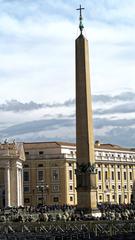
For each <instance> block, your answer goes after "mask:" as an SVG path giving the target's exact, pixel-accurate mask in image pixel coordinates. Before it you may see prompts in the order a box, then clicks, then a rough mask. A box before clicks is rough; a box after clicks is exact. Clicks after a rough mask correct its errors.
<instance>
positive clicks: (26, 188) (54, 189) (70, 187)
mask: <svg viewBox="0 0 135 240" xmlns="http://www.w3.org/2000/svg"><path fill="white" fill-rule="evenodd" d="M37 191H38V192H40V191H41V190H40V189H38V188H37ZM59 191H60V186H59V185H52V192H59ZM69 191H73V185H69ZM24 192H25V193H28V192H30V186H29V185H24ZM34 192H35V190H33V194H34Z"/></svg>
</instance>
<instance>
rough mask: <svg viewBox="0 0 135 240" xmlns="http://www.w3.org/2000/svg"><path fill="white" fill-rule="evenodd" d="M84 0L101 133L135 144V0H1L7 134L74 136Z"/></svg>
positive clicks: (0, 101) (0, 66)
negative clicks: (78, 42)
mask: <svg viewBox="0 0 135 240" xmlns="http://www.w3.org/2000/svg"><path fill="white" fill-rule="evenodd" d="M80 4H82V7H84V8H85V10H84V11H83V24H84V35H85V37H86V38H87V39H88V41H89V51H90V75H91V86H92V96H93V121H94V137H95V140H99V141H101V142H103V143H112V144H118V145H121V146H126V147H135V30H134V29H135V14H134V11H135V10H134V9H135V1H134V0H122V1H121V0H100V1H99V0H91V1H89V0H83V1H82V2H80V1H78V0H70V1H69V0H57V1H56V0H0V141H1V142H3V141H4V140H5V139H8V141H11V142H12V141H13V139H16V141H24V142H32V141H67V142H75V39H76V38H77V37H78V35H79V28H78V25H79V13H78V11H76V8H78V7H79V5H80Z"/></svg>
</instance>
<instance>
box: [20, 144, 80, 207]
mask: <svg viewBox="0 0 135 240" xmlns="http://www.w3.org/2000/svg"><path fill="white" fill-rule="evenodd" d="M24 150H25V156H26V161H25V163H24V166H23V171H24V203H25V204H26V205H38V204H69V205H76V204H77V195H76V189H75V188H76V176H75V174H74V173H75V169H76V156H75V151H76V147H75V144H69V143H62V142H45V143H24Z"/></svg>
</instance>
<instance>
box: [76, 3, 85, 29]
mask: <svg viewBox="0 0 135 240" xmlns="http://www.w3.org/2000/svg"><path fill="white" fill-rule="evenodd" d="M76 10H78V11H80V17H79V20H80V24H79V28H80V32H81V34H82V31H83V29H84V26H83V23H82V20H83V18H82V10H84V8H82V7H81V5H80V7H79V8H77V9H76Z"/></svg>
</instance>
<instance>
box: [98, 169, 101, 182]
mask: <svg viewBox="0 0 135 240" xmlns="http://www.w3.org/2000/svg"><path fill="white" fill-rule="evenodd" d="M98 179H99V180H101V171H98Z"/></svg>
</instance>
